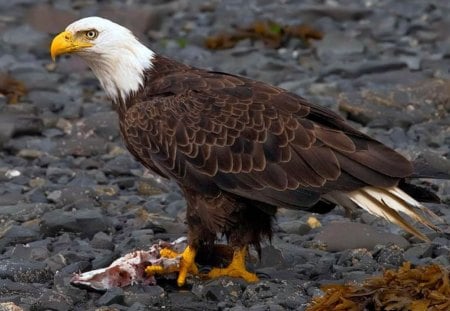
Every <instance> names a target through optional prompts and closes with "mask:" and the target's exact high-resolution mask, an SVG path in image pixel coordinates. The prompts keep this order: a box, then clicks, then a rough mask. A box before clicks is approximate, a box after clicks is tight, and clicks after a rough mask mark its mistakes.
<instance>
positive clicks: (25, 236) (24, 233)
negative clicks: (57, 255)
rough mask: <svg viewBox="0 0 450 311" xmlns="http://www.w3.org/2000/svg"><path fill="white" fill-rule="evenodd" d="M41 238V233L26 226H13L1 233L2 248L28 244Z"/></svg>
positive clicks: (0, 242) (0, 244) (0, 243)
mask: <svg viewBox="0 0 450 311" xmlns="http://www.w3.org/2000/svg"><path fill="white" fill-rule="evenodd" d="M38 238H39V233H38V232H36V231H34V230H32V229H29V228H27V227H24V226H17V225H11V226H8V227H6V228H5V229H3V230H1V231H0V249H1V246H2V245H3V246H5V245H10V244H19V243H23V244H25V243H28V242H31V241H34V240H37V239H38Z"/></svg>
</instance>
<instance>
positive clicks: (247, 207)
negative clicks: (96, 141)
mask: <svg viewBox="0 0 450 311" xmlns="http://www.w3.org/2000/svg"><path fill="white" fill-rule="evenodd" d="M119 106H120V108H119V116H120V128H121V132H122V134H123V137H124V139H125V142H126V146H127V147H128V149H129V150H130V152H131V153H132V154H133V155H134V156H135V157H136V158H137V159H138V160H139V161H140V162H141V163H143V164H144V165H145V166H146V167H148V168H149V169H152V170H153V171H155V172H156V173H158V174H160V175H162V176H165V177H169V178H173V179H175V180H176V181H177V182H178V184H179V185H180V187H181V188H182V189H183V192H184V194H185V196H186V199H187V203H188V214H187V220H188V224H189V229H190V230H189V238H190V241H191V242H192V243H193V244H195V245H197V244H199V243H202V242H208V243H211V242H212V241H214V239H215V237H216V234H218V233H225V234H226V235H227V236H228V238H229V239H230V242H231V243H232V244H237V245H245V244H254V245H259V242H260V239H261V237H262V236H264V235H266V236H270V233H271V218H272V216H273V215H274V213H275V210H276V207H286V208H294V209H303V210H307V209H309V208H313V207H314V206H315V205H316V204H318V203H319V204H320V203H321V202H320V200H321V196H322V195H326V194H329V193H333V192H336V191H345V192H348V191H353V190H356V189H359V188H361V187H365V186H376V187H392V186H395V185H396V184H397V183H398V181H399V180H400V179H401V178H403V177H407V176H408V175H410V174H411V173H412V166H411V163H410V162H409V161H408V160H407V159H405V158H404V157H403V156H401V155H400V154H398V153H397V152H395V151H393V150H392V149H390V148H388V147H386V146H384V145H382V144H381V143H379V142H377V141H375V140H373V139H372V138H370V137H368V136H367V135H364V134H362V133H361V132H359V131H357V130H355V129H353V128H352V127H350V126H349V125H347V124H346V123H345V121H344V119H343V118H341V117H340V116H339V115H337V114H335V113H333V112H331V111H329V110H327V109H324V108H322V107H320V106H315V105H312V104H310V103H309V102H307V101H306V100H305V99H303V98H301V97H299V96H298V95H295V94H293V93H290V92H288V91H286V90H283V89H280V88H277V87H274V86H271V85H268V84H265V83H262V82H258V81H253V80H250V79H247V78H244V77H239V76H234V75H230V74H225V73H220V72H211V71H205V70H201V69H196V68H193V67H190V66H186V65H184V64H180V63H178V62H176V61H174V60H170V59H167V58H164V57H161V56H156V57H155V58H154V60H153V67H152V69H150V70H149V71H147V72H145V82H144V86H143V88H142V89H141V90H139V91H138V92H137V93H135V95H133V96H131V97H130V98H129V99H128V100H126V101H124V102H121V103H120V104H119ZM322 200H323V198H322ZM326 202H329V201H326Z"/></svg>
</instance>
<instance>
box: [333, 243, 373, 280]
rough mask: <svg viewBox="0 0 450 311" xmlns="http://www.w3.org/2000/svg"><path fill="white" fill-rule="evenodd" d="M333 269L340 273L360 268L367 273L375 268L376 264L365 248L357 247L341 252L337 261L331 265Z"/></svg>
mask: <svg viewBox="0 0 450 311" xmlns="http://www.w3.org/2000/svg"><path fill="white" fill-rule="evenodd" d="M333 270H334V271H336V272H342V273H348V272H349V271H355V270H362V271H364V273H365V274H368V273H371V272H374V271H376V270H377V264H376V261H375V260H374V258H373V256H372V254H371V253H370V252H369V251H368V250H367V249H364V248H359V249H352V250H346V251H344V252H342V254H341V256H340V257H339V259H338V261H337V263H336V264H335V265H333Z"/></svg>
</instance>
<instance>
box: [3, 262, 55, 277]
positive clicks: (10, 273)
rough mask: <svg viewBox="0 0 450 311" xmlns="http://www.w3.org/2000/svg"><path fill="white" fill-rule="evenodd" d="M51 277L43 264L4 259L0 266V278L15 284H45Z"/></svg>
mask: <svg viewBox="0 0 450 311" xmlns="http://www.w3.org/2000/svg"><path fill="white" fill-rule="evenodd" d="M52 277H53V276H52V274H51V272H50V270H49V269H48V267H47V265H46V264H45V263H44V262H38V261H25V260H24V261H15V260H14V261H13V260H8V259H5V260H2V262H1V264H0V278H8V279H11V280H13V281H15V282H25V283H45V282H47V281H49V280H51V279H52Z"/></svg>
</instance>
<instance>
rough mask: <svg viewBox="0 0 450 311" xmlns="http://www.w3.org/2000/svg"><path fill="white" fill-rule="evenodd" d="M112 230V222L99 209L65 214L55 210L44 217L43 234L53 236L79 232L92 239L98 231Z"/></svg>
mask: <svg viewBox="0 0 450 311" xmlns="http://www.w3.org/2000/svg"><path fill="white" fill-rule="evenodd" d="M109 230H111V221H110V219H109V218H108V217H106V216H104V215H102V213H101V212H100V211H99V210H98V209H90V210H77V211H72V212H65V211H61V210H54V211H50V212H47V213H45V214H44V215H43V216H42V223H41V233H42V234H44V235H45V236H48V235H50V236H52V235H55V234H58V233H59V232H61V231H68V232H78V233H81V234H82V235H84V236H86V237H92V236H93V235H94V234H95V233H97V232H98V231H109Z"/></svg>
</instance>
